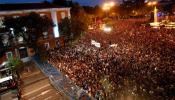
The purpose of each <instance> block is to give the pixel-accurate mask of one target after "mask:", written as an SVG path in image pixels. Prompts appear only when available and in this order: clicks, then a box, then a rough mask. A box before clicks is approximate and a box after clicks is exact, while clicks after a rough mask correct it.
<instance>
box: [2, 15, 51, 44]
mask: <svg viewBox="0 0 175 100" xmlns="http://www.w3.org/2000/svg"><path fill="white" fill-rule="evenodd" d="M3 24H4V25H5V26H6V27H5V28H6V30H9V29H10V28H13V29H14V35H15V37H18V36H22V37H23V39H24V42H25V43H26V44H27V45H31V44H35V43H36V42H37V40H38V38H40V37H42V36H43V34H42V33H43V32H46V31H48V30H49V28H50V27H52V26H53V24H52V21H51V20H50V19H49V18H48V17H47V16H40V15H39V14H36V13H30V14H28V15H26V16H20V17H17V18H13V17H6V18H5V20H4V23H3ZM24 27H25V28H26V30H25V29H24Z"/></svg>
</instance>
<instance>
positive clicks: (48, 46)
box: [44, 42, 50, 50]
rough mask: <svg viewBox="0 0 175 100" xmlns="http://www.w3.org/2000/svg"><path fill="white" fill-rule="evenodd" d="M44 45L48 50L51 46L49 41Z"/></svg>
mask: <svg viewBox="0 0 175 100" xmlns="http://www.w3.org/2000/svg"><path fill="white" fill-rule="evenodd" d="M44 47H45V48H46V49H47V50H48V49H49V48H50V45H49V43H48V42H47V43H44Z"/></svg>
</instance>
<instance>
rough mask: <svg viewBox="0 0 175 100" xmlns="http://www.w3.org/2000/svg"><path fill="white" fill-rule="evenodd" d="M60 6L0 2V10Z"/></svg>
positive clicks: (56, 6) (55, 6)
mask: <svg viewBox="0 0 175 100" xmlns="http://www.w3.org/2000/svg"><path fill="white" fill-rule="evenodd" d="M47 8H61V6H58V5H55V4H52V3H47V2H46V3H15V4H0V11H12V10H29V9H47Z"/></svg>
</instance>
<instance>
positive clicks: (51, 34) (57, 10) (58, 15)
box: [0, 3, 71, 64]
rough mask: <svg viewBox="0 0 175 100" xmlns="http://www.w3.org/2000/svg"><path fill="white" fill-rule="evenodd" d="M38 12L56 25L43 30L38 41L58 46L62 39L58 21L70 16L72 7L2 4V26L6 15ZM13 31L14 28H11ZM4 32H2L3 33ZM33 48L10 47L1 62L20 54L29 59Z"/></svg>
mask: <svg viewBox="0 0 175 100" xmlns="http://www.w3.org/2000/svg"><path fill="white" fill-rule="evenodd" d="M32 12H34V13H37V14H39V15H40V16H47V17H48V18H49V19H51V20H52V22H53V24H54V27H52V29H50V30H49V31H48V32H43V37H41V38H40V39H39V40H38V43H39V44H40V45H42V46H44V47H45V48H47V49H50V48H55V47H57V43H58V41H59V40H60V32H59V25H58V23H59V22H61V20H62V19H64V18H65V17H68V18H70V17H71V15H70V8H68V7H60V6H57V5H54V4H49V3H26V4H0V28H3V27H5V26H3V20H4V18H5V17H8V16H10V17H19V16H24V15H27V14H29V13H32ZM11 30H12V31H13V29H11ZM2 34H3V33H0V35H2ZM30 55H31V50H30V49H29V48H27V47H25V46H22V45H19V46H16V47H15V48H10V49H8V51H6V53H5V54H4V56H3V57H1V58H0V64H2V63H3V62H4V61H5V60H7V59H8V57H9V56H18V57H19V58H21V59H22V60H24V61H27V60H28V59H29V56H30Z"/></svg>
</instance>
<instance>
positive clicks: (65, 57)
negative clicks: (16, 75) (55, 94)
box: [49, 20, 175, 100]
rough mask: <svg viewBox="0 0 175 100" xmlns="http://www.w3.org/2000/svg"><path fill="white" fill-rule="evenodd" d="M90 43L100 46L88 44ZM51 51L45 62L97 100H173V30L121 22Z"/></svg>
mask: <svg viewBox="0 0 175 100" xmlns="http://www.w3.org/2000/svg"><path fill="white" fill-rule="evenodd" d="M139 23H140V22H139ZM92 39H93V40H96V41H98V42H100V43H101V44H102V46H101V47H100V48H97V47H95V46H92V45H91V42H90V41H91V40H92ZM112 44H115V46H113V47H111V46H110V45H112ZM49 53H50V57H49V63H51V64H52V65H53V66H55V67H56V68H57V69H58V70H59V71H61V72H62V73H64V74H65V75H66V76H68V77H69V78H70V79H71V80H72V81H73V82H75V84H77V85H78V86H80V87H82V88H83V89H84V90H87V91H88V93H89V94H91V95H92V96H93V97H95V98H104V99H108V100H115V99H119V100H120V99H122V98H125V99H128V98H129V99H130V100H132V99H136V100H157V99H160V100H173V99H175V29H165V28H161V29H153V28H150V27H146V26H144V25H143V26H141V25H140V24H138V23H137V22H136V21H134V20H122V21H118V22H116V23H115V26H114V27H113V32H110V33H104V32H101V31H100V30H98V31H97V30H94V31H90V32H88V34H86V35H85V36H84V38H82V39H81V40H79V42H78V43H77V44H75V45H73V46H69V47H64V48H59V49H55V50H51V51H50V52H49Z"/></svg>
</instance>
